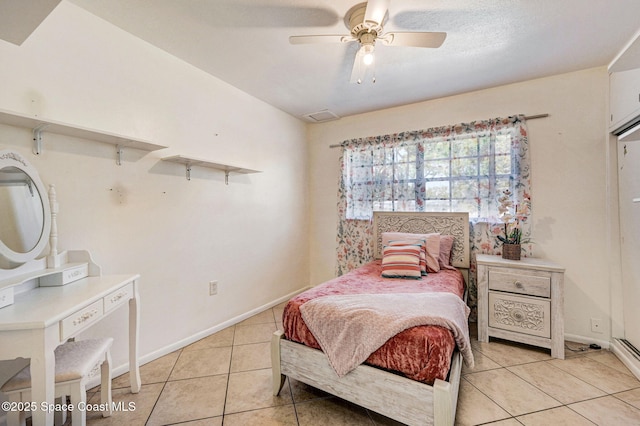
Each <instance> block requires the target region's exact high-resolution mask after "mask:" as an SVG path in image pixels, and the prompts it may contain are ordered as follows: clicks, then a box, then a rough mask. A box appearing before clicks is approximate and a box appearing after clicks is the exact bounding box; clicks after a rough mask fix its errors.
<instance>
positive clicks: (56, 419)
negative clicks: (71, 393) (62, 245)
mask: <svg viewBox="0 0 640 426" xmlns="http://www.w3.org/2000/svg"><path fill="white" fill-rule="evenodd" d="M66 403H67V397H66V396H62V397H60V398H56V404H60V405H64V404H66ZM66 421H67V411H66V410H63V411H58V410H56V412H55V413H53V424H54V426H62V425H63V424H64V423H65V422H66Z"/></svg>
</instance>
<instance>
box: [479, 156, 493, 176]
mask: <svg viewBox="0 0 640 426" xmlns="http://www.w3.org/2000/svg"><path fill="white" fill-rule="evenodd" d="M478 163H479V166H480V167H479V170H478V174H479V175H480V176H489V175H490V174H491V159H490V158H489V157H480V158H479V159H478Z"/></svg>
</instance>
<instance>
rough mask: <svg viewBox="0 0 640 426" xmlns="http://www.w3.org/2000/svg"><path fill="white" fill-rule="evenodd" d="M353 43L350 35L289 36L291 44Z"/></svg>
mask: <svg viewBox="0 0 640 426" xmlns="http://www.w3.org/2000/svg"><path fill="white" fill-rule="evenodd" d="M349 41H355V39H354V38H353V37H352V36H350V35H306V36H290V37H289V43H291V44H317V43H347V42H349Z"/></svg>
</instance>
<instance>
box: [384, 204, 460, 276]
mask: <svg viewBox="0 0 640 426" xmlns="http://www.w3.org/2000/svg"><path fill="white" fill-rule="evenodd" d="M383 232H409V233H412V234H430V233H434V232H439V233H440V234H441V235H453V236H454V237H455V240H454V243H453V248H452V250H451V264H452V265H453V266H455V267H456V268H465V269H468V268H469V261H470V257H469V256H470V250H469V213H467V212H374V213H373V238H374V243H373V244H374V250H375V251H374V253H375V257H376V259H379V258H381V257H382V233H383Z"/></svg>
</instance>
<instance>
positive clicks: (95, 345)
mask: <svg viewBox="0 0 640 426" xmlns="http://www.w3.org/2000/svg"><path fill="white" fill-rule="evenodd" d="M112 343H113V339H112V338H111V337H109V338H104V339H88V340H78V341H73V342H66V343H64V344H63V345H60V346H58V347H57V348H56V350H55V360H56V361H55V362H56V373H55V381H56V384H55V391H54V393H55V398H62V403H63V404H65V403H66V397H67V396H69V397H70V399H71V404H73V411H72V412H71V422H72V424H73V425H74V426H80V425H82V426H84V425H85V424H86V421H87V415H86V410H84V409H82V410H79V409H78V404H79V403H83V404H86V402H87V389H86V386H87V382H88V381H89V379H90V378H92V377H94V376H95V375H96V374H97V373H98V371H100V374H101V386H100V403H101V405H102V406H103V407H104V408H105V410H104V411H103V412H102V415H103V416H104V417H108V416H110V415H111V353H110V352H109V350H110V349H111V344H112ZM0 390H1V391H2V392H4V393H5V394H7V396H8V397H9V401H11V402H29V401H31V374H30V371H29V367H28V366H27V367H25V368H24V369H22V370H21V371H20V372H19V373H18V374H16V375H15V376H13V377H12V378H11V379H9V381H8V382H7V383H5V384H4V385H3V386H2V388H0ZM81 408H84V407H81ZM25 420H26V415H25V412H16V411H10V412H9V413H7V426H14V425H24V424H25Z"/></svg>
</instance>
